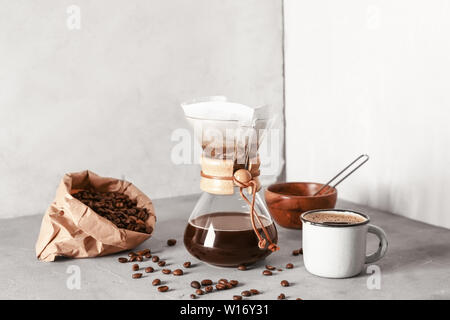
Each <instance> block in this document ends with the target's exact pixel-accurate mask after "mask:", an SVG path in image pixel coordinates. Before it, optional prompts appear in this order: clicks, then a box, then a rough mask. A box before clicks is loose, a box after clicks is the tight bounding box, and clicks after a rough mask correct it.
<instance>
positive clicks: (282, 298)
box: [277, 293, 286, 300]
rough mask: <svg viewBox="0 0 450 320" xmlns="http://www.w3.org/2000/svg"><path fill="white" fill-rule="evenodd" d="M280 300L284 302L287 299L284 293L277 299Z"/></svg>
mask: <svg viewBox="0 0 450 320" xmlns="http://www.w3.org/2000/svg"><path fill="white" fill-rule="evenodd" d="M277 299H278V300H284V299H286V296H285V295H284V293H280V295H279V296H278V298H277Z"/></svg>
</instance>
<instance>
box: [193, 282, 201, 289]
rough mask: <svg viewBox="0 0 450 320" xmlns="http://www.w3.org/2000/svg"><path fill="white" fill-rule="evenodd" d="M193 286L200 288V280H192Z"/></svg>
mask: <svg viewBox="0 0 450 320" xmlns="http://www.w3.org/2000/svg"><path fill="white" fill-rule="evenodd" d="M191 287H192V288H195V289H199V288H200V287H201V285H200V282H198V281H192V282H191Z"/></svg>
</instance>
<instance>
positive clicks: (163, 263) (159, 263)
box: [158, 260, 166, 267]
mask: <svg viewBox="0 0 450 320" xmlns="http://www.w3.org/2000/svg"><path fill="white" fill-rule="evenodd" d="M165 265H166V262H165V261H164V260H161V261H159V262H158V266H160V267H164V266H165Z"/></svg>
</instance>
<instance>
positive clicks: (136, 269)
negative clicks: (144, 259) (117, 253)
mask: <svg viewBox="0 0 450 320" xmlns="http://www.w3.org/2000/svg"><path fill="white" fill-rule="evenodd" d="M131 269H132V270H133V271H138V270H139V265H138V264H136V263H135V264H133V266H132V267H131Z"/></svg>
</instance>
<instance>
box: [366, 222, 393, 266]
mask: <svg viewBox="0 0 450 320" xmlns="http://www.w3.org/2000/svg"><path fill="white" fill-rule="evenodd" d="M367 232H369V233H373V234H374V235H376V236H377V237H378V239H379V240H380V244H379V246H378V250H377V251H376V252H374V253H372V254H370V255H368V256H366V263H373V262H375V261H378V260H380V259H381V258H383V256H384V255H385V254H386V251H387V248H388V241H387V237H386V233H385V232H384V231H383V229H381V228H380V227H377V226H374V225H373V224H369V229H368V230H367Z"/></svg>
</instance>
